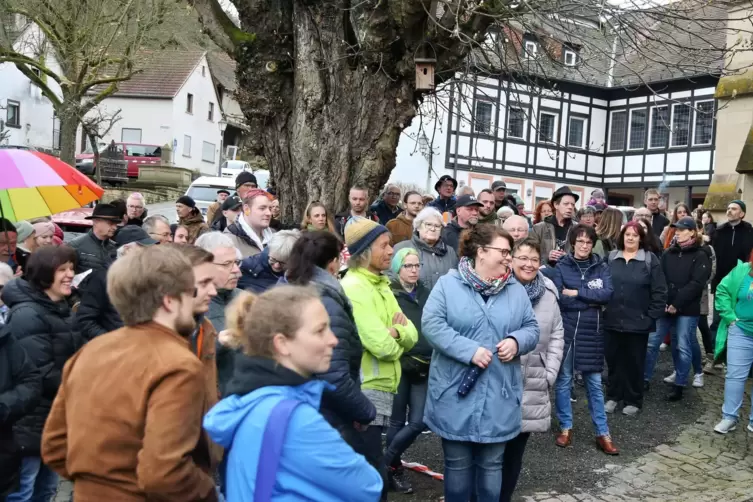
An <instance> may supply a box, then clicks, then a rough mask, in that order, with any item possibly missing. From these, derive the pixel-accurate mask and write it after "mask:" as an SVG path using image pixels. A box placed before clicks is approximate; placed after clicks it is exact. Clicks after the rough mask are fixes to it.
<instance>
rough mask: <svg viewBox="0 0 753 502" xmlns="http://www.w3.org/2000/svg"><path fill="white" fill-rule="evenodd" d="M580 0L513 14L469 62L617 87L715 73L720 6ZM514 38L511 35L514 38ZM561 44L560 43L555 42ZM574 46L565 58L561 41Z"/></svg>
mask: <svg viewBox="0 0 753 502" xmlns="http://www.w3.org/2000/svg"><path fill="white" fill-rule="evenodd" d="M585 9H586V8H585V7H584V6H583V4H581V3H578V4H577V5H575V6H574V7H573V8H572V9H570V10H568V9H566V8H562V9H559V10H558V11H557V12H556V13H555V14H552V15H547V14H546V13H542V14H541V15H536V16H535V17H534V18H530V17H526V18H520V19H516V20H513V21H511V22H508V23H507V26H505V27H503V31H502V34H503V36H502V37H500V38H501V39H498V40H497V42H496V43H495V44H493V45H494V47H488V46H487V47H483V48H480V49H476V50H474V51H473V53H472V56H471V58H470V60H471V61H472V64H476V65H479V66H482V67H484V68H486V69H491V70H492V71H500V72H502V73H515V74H517V75H522V76H523V78H524V76H526V75H528V76H531V77H540V78H545V79H552V80H561V81H570V82H577V83H582V84H588V85H593V86H598V87H602V88H614V87H625V86H635V85H641V84H651V83H656V82H664V81H668V80H675V79H680V78H692V77H699V76H705V75H719V74H720V73H721V70H722V66H723V64H724V52H725V49H726V30H725V28H726V19H727V11H726V9H725V8H724V7H716V6H712V5H708V2H706V3H700V0H685V1H681V2H675V3H673V4H670V5H668V6H660V7H657V8H655V9H645V10H634V11H626V12H619V13H618V14H619V15H616V16H612V17H605V16H604V15H603V14H604V11H603V10H602V9H601V8H600V7H599V6H598V5H594V7H593V9H592V11H591V12H587V11H586V10H585ZM523 37H525V38H526V39H530V38H531V37H533V38H535V39H536V40H537V41H538V42H539V53H538V56H537V57H536V58H531V59H525V58H524V57H523V53H522V48H521V44H522V43H523ZM511 39H515V40H511ZM558 45H559V46H561V47H560V48H559V49H558V48H557V47H556V46H558ZM567 46H571V47H573V48H575V49H576V50H577V52H578V64H577V65H576V66H574V67H568V66H565V65H564V63H563V61H562V58H561V57H560V54H561V50H562V47H567Z"/></svg>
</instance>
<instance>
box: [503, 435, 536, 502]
mask: <svg viewBox="0 0 753 502" xmlns="http://www.w3.org/2000/svg"><path fill="white" fill-rule="evenodd" d="M529 437H531V433H530V432H521V433H520V434H518V435H517V437H515V438H513V439H511V440H509V441H508V442H507V444H506V445H505V454H504V456H503V457H502V491H501V492H500V493H499V502H510V501H511V500H512V494H513V493H515V487H516V486H517V484H518V478H519V477H520V471H521V470H522V469H523V453H524V452H525V451H526V444H527V443H528V438H529Z"/></svg>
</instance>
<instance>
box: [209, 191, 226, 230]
mask: <svg viewBox="0 0 753 502" xmlns="http://www.w3.org/2000/svg"><path fill="white" fill-rule="evenodd" d="M228 197H230V190H228V189H227V188H221V189H219V190H217V200H216V201H214V202H212V203H211V204H210V205H209V207H208V208H207V223H209V226H212V225H214V222H215V220H217V218H219V217H220V216H221V213H220V212H219V211H220V208H221V207H222V203H223V202H225V201H226V200H227V198H228ZM223 230H224V229H223Z"/></svg>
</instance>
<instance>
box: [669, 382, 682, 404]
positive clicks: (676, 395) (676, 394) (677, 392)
mask: <svg viewBox="0 0 753 502" xmlns="http://www.w3.org/2000/svg"><path fill="white" fill-rule="evenodd" d="M681 399H682V387H680V386H679V385H673V386H672V391H671V392H670V393H669V395H667V401H679V400H681Z"/></svg>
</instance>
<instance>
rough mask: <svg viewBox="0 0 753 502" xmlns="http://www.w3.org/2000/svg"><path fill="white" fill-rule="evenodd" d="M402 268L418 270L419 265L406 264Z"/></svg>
mask: <svg viewBox="0 0 753 502" xmlns="http://www.w3.org/2000/svg"><path fill="white" fill-rule="evenodd" d="M403 268H404V269H405V270H420V269H421V264H420V263H406V264H405V265H403Z"/></svg>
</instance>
